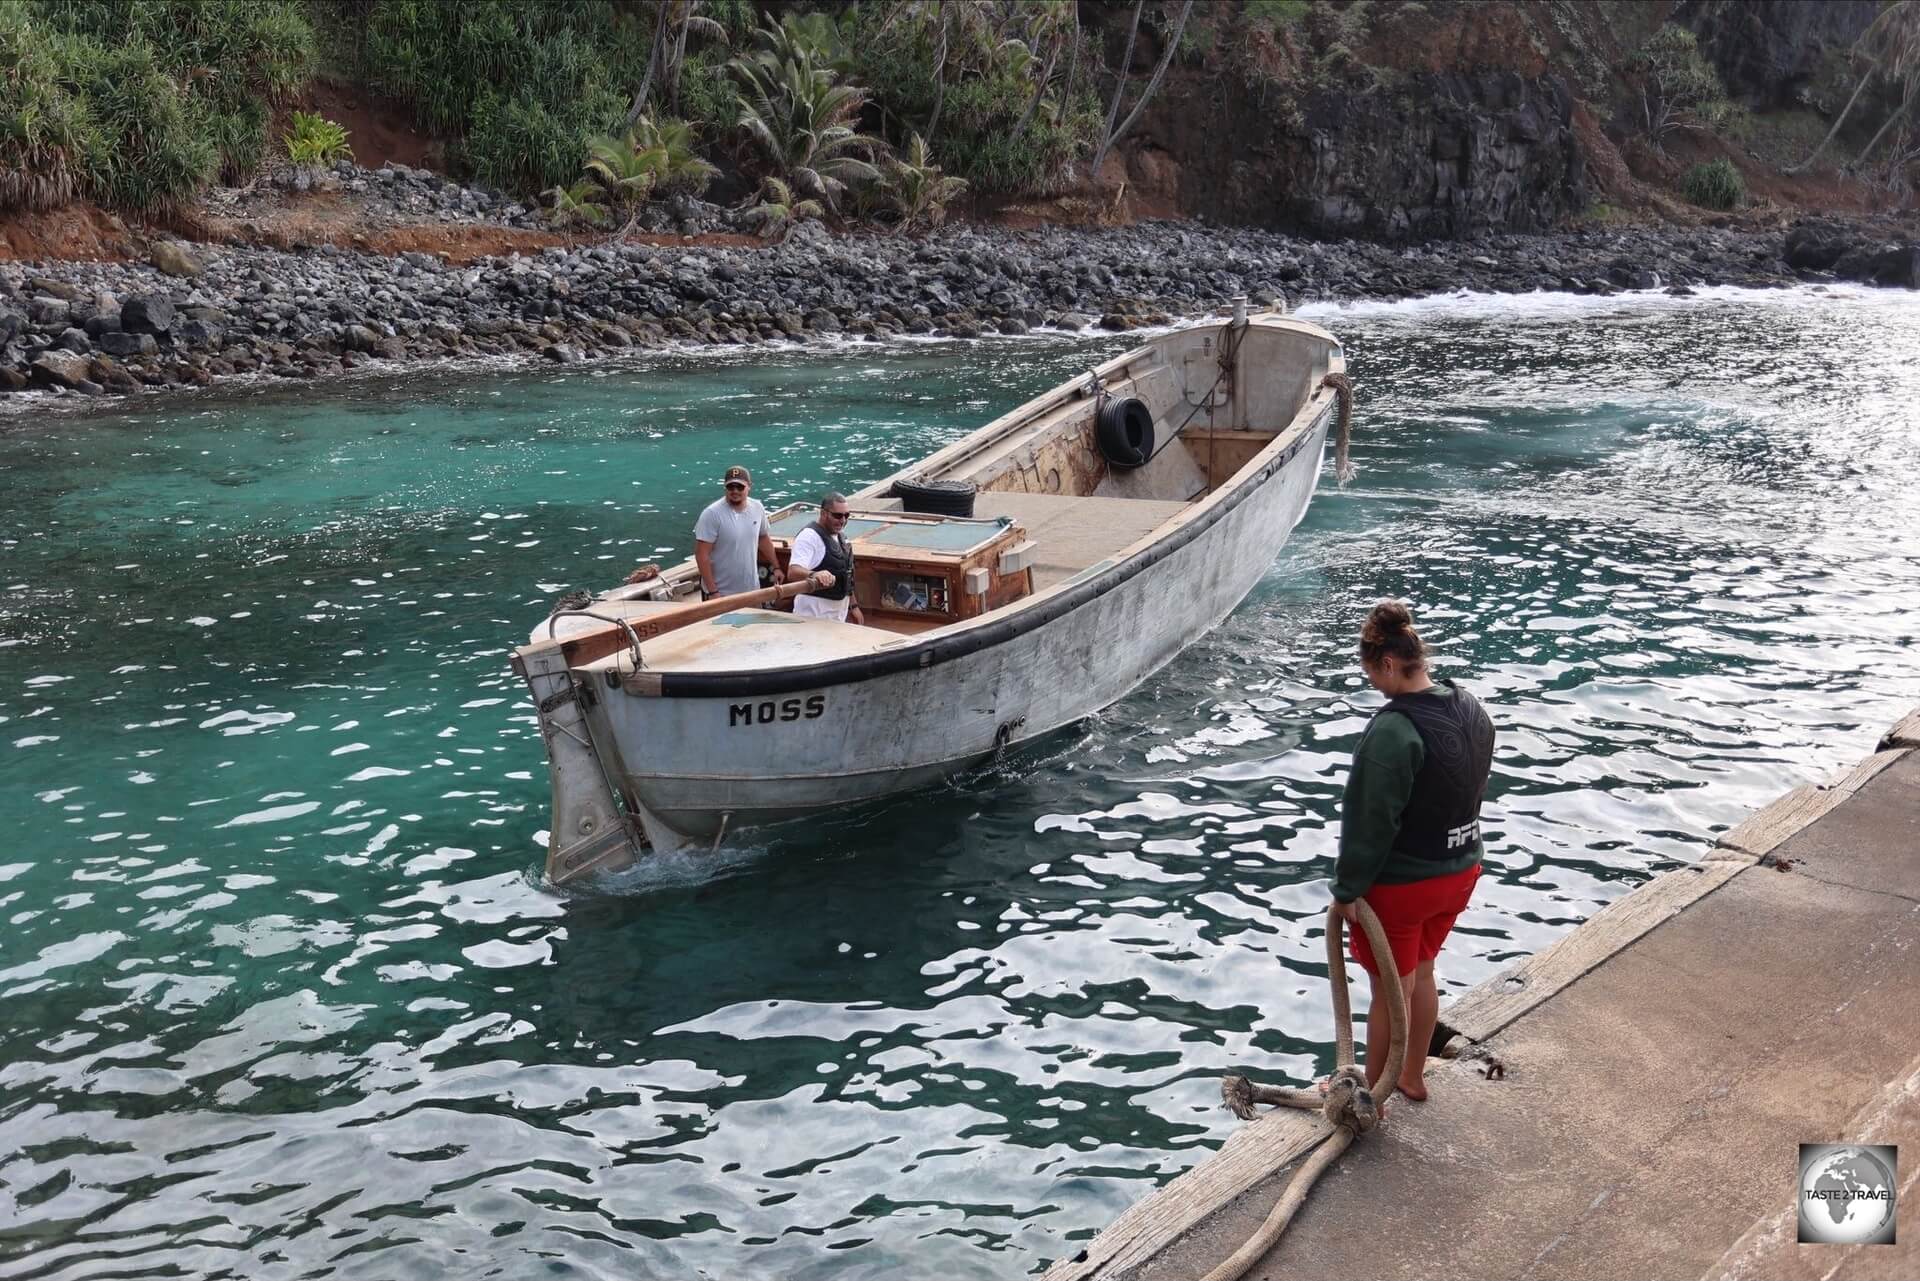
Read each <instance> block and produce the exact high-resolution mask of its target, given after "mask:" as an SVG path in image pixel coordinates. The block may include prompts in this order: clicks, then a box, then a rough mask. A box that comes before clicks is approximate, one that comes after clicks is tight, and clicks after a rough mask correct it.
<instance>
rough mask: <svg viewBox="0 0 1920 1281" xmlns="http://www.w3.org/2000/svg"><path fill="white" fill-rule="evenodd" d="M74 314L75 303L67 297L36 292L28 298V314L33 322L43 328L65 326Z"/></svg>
mask: <svg viewBox="0 0 1920 1281" xmlns="http://www.w3.org/2000/svg"><path fill="white" fill-rule="evenodd" d="M72 314H73V304H72V303H70V302H68V301H67V300H66V299H65V298H54V297H51V296H49V295H46V294H36V295H35V296H34V297H32V298H29V299H28V300H27V315H29V316H31V317H32V318H33V323H34V324H36V325H38V326H40V327H41V328H42V329H58V328H65V327H66V323H67V319H68V317H70V316H71V315H72Z"/></svg>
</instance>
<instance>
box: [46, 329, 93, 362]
mask: <svg viewBox="0 0 1920 1281" xmlns="http://www.w3.org/2000/svg"><path fill="white" fill-rule="evenodd" d="M53 345H54V346H56V347H58V348H60V350H62V351H70V352H73V353H74V354H75V355H79V356H84V355H86V354H87V353H89V352H91V351H92V350H93V340H92V339H90V338H88V337H87V331H86V330H84V329H68V330H66V331H65V332H63V333H62V334H61V335H60V336H59V337H58V338H56V339H54V341H53Z"/></svg>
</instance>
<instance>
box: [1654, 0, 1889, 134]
mask: <svg viewBox="0 0 1920 1281" xmlns="http://www.w3.org/2000/svg"><path fill="white" fill-rule="evenodd" d="M1879 10H1880V4H1879V0H1762V2H1760V3H1744V4H1725V3H1722V2H1721V0H1680V3H1679V4H1676V5H1675V6H1674V11H1673V20H1674V21H1676V22H1678V23H1680V24H1681V25H1683V26H1685V27H1688V28H1689V29H1691V30H1692V31H1693V33H1694V34H1695V35H1696V36H1698V37H1699V40H1700V52H1702V53H1703V54H1705V55H1706V56H1707V59H1708V60H1709V61H1710V62H1712V63H1713V65H1714V67H1715V69H1716V70H1718V71H1719V72H1720V78H1721V80H1722V81H1723V82H1724V83H1725V84H1726V86H1727V92H1728V93H1729V94H1731V95H1732V96H1733V97H1735V98H1738V99H1740V100H1742V101H1743V102H1745V103H1746V104H1747V105H1748V106H1751V107H1756V108H1759V109H1762V110H1768V109H1773V108H1780V107H1798V106H1800V105H1802V104H1801V102H1800V95H1801V94H1802V93H1803V92H1804V91H1805V90H1806V88H1807V85H1808V83H1809V82H1810V81H1811V80H1812V79H1813V77H1814V75H1815V74H1816V73H1817V72H1818V71H1819V70H1820V64H1821V62H1822V60H1823V59H1824V58H1826V56H1827V55H1828V54H1829V53H1833V52H1836V51H1843V50H1847V49H1850V48H1852V46H1853V44H1854V42H1855V41H1857V40H1859V39H1860V36H1861V34H1862V33H1863V32H1865V31H1866V29H1867V27H1868V26H1869V25H1871V24H1872V22H1873V19H1874V15H1875V14H1876V13H1878V12H1879Z"/></svg>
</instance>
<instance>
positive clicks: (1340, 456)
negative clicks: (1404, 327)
mask: <svg viewBox="0 0 1920 1281" xmlns="http://www.w3.org/2000/svg"><path fill="white" fill-rule="evenodd" d="M1320 385H1321V386H1322V387H1331V388H1333V389H1334V391H1336V392H1338V393H1339V395H1340V427H1339V430H1340V439H1339V442H1338V443H1337V444H1336V445H1335V446H1334V450H1333V478H1334V479H1335V480H1337V481H1339V482H1340V487H1341V488H1342V489H1344V488H1346V485H1347V482H1348V481H1350V480H1352V479H1353V476H1354V467H1353V461H1352V460H1351V459H1349V458H1348V457H1347V445H1348V442H1349V441H1351V440H1352V438H1353V379H1351V378H1349V377H1347V376H1346V375H1345V374H1340V373H1334V374H1328V375H1327V376H1326V377H1325V378H1322V379H1321V380H1320ZM1369 937H1371V935H1369Z"/></svg>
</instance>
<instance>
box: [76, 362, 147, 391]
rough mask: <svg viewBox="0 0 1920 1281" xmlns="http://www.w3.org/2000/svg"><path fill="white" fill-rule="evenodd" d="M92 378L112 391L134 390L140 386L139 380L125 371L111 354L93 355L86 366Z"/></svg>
mask: <svg viewBox="0 0 1920 1281" xmlns="http://www.w3.org/2000/svg"><path fill="white" fill-rule="evenodd" d="M88 369H89V372H91V373H92V375H93V380H94V381H95V382H97V383H100V384H101V385H103V386H106V387H110V388H112V389H113V390H114V391H134V390H137V389H138V388H139V386H140V380H139V379H138V378H135V377H134V376H133V375H132V374H130V373H128V372H127V371H126V367H125V366H123V365H122V364H121V363H120V362H119V361H117V360H115V359H114V358H113V357H111V356H95V357H94V358H93V360H92V361H91V362H90V363H89V366H88Z"/></svg>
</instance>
